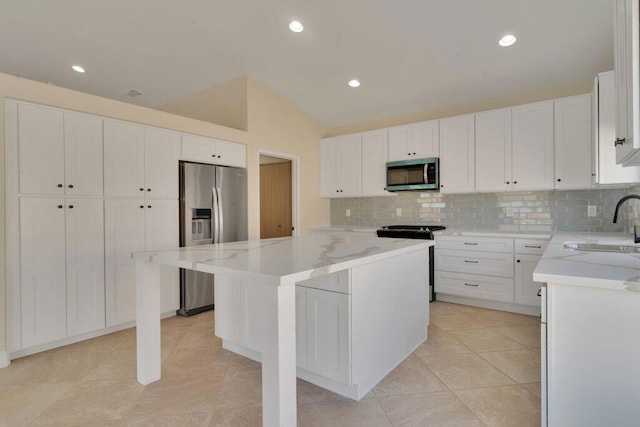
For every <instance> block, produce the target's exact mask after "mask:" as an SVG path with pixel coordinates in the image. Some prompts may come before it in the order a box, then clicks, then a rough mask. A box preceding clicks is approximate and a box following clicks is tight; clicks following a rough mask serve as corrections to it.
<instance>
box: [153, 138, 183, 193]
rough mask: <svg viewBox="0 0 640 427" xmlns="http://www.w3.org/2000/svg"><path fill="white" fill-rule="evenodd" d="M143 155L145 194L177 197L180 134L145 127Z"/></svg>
mask: <svg viewBox="0 0 640 427" xmlns="http://www.w3.org/2000/svg"><path fill="white" fill-rule="evenodd" d="M144 157H145V160H144V182H145V196H146V197H166V198H172V199H177V198H178V159H179V157H180V134H179V133H176V132H171V131H167V130H163V129H156V128H145V129H144Z"/></svg>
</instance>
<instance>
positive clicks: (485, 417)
mask: <svg viewBox="0 0 640 427" xmlns="http://www.w3.org/2000/svg"><path fill="white" fill-rule="evenodd" d="M454 393H455V394H456V396H458V398H459V399H460V400H461V401H462V403H464V404H465V405H466V406H467V407H468V408H469V409H471V411H472V412H473V413H474V414H475V415H476V416H477V417H478V418H480V420H481V421H482V422H483V423H485V424H486V425H489V426H517V427H527V426H532V427H533V426H536V427H537V426H539V425H540V398H538V397H537V396H535V395H534V394H533V393H531V392H529V391H527V390H525V389H524V388H523V387H521V386H519V385H516V386H504V387H489V388H478V389H473V390H458V391H455V392H454Z"/></svg>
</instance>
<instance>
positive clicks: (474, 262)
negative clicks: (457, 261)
mask: <svg viewBox="0 0 640 427" xmlns="http://www.w3.org/2000/svg"><path fill="white" fill-rule="evenodd" d="M464 262H468V263H469V264H477V263H478V261H469V260H468V259H465V260H464Z"/></svg>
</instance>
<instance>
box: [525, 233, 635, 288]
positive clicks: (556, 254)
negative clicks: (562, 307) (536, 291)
mask: <svg viewBox="0 0 640 427" xmlns="http://www.w3.org/2000/svg"><path fill="white" fill-rule="evenodd" d="M567 242H573V243H600V244H622V245H633V244H634V243H633V236H632V235H630V234H612V233H555V234H554V236H553V239H552V240H551V242H550V243H549V246H547V249H546V251H545V252H544V255H543V256H542V259H541V260H540V262H539V263H538V265H537V267H536V269H535V270H534V272H533V279H534V280H535V281H537V282H547V283H558V284H565V285H575V286H586V287H595V288H603V289H612V290H627V291H638V292H640V254H632V253H613V252H588V251H576V250H571V249H566V248H565V247H564V244H565V243H567Z"/></svg>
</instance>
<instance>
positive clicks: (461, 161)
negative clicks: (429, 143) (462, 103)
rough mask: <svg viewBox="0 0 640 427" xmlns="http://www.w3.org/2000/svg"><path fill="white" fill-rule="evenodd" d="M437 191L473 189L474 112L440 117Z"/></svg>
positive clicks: (453, 191) (454, 191)
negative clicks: (438, 181) (438, 180)
mask: <svg viewBox="0 0 640 427" xmlns="http://www.w3.org/2000/svg"><path fill="white" fill-rule="evenodd" d="M440 191H441V192H443V193H472V192H474V191H475V135H474V117H473V114H467V115H464V116H457V117H451V118H447V119H442V120H440Z"/></svg>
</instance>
